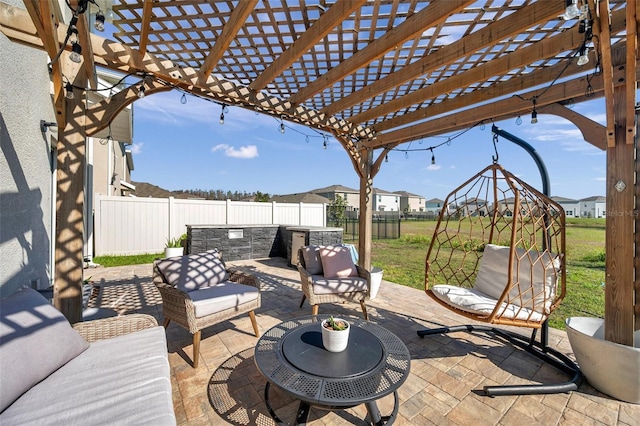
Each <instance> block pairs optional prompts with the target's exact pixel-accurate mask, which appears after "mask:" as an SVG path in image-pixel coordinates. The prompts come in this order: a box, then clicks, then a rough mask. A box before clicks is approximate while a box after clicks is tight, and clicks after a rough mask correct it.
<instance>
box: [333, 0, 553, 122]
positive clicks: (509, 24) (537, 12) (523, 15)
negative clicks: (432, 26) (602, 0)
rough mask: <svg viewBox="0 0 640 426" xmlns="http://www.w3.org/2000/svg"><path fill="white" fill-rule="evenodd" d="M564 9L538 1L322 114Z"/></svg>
mask: <svg viewBox="0 0 640 426" xmlns="http://www.w3.org/2000/svg"><path fill="white" fill-rule="evenodd" d="M563 10H564V4H563V3H562V2H536V3H533V4H530V5H528V6H525V7H523V8H522V9H520V10H518V11H517V12H514V13H512V14H511V15H509V16H507V17H505V18H503V19H500V20H497V21H494V22H493V23H491V24H489V25H487V26H486V27H484V28H481V29H480V30H478V31H477V32H476V33H474V36H473V37H463V38H461V39H460V40H457V41H455V42H453V43H451V44H450V45H447V46H443V47H442V48H440V49H438V50H436V51H435V52H433V53H430V54H427V55H425V56H424V57H423V58H422V59H420V60H417V61H415V62H412V63H410V64H408V65H407V66H405V67H403V68H401V69H399V70H398V71H396V72H393V73H391V74H389V75H388V76H386V77H384V78H381V79H379V80H377V81H376V82H374V83H373V84H369V85H367V86H366V87H363V88H362V89H360V90H358V91H356V92H353V93H351V94H348V95H346V96H345V97H343V98H340V99H338V100H336V101H335V102H333V103H332V104H331V105H329V106H328V107H326V108H323V109H322V112H324V113H327V114H337V113H338V112H340V111H344V110H346V109H347V108H349V107H352V106H354V105H358V104H360V103H362V102H364V101H365V100H367V99H371V98H373V97H375V96H377V95H379V94H381V93H384V92H387V91H389V90H391V89H393V88H394V87H398V86H400V85H401V84H403V83H406V82H408V81H411V80H414V79H416V78H418V77H420V76H422V75H425V74H427V73H429V72H431V71H433V70H436V69H438V68H440V67H441V66H443V65H447V64H450V63H452V62H454V61H456V60H458V59H460V58H462V57H464V56H466V55H469V52H476V51H478V50H480V49H483V48H485V47H488V46H491V45H492V44H493V43H495V41H496V40H504V39H506V38H508V37H511V36H513V35H516V34H519V33H520V32H521V31H522V29H523V28H531V27H533V26H534V25H536V24H539V23H541V22H544V21H545V20H547V19H549V18H550V17H553V16H557V15H559V14H560V13H561V12H562V11H563Z"/></svg>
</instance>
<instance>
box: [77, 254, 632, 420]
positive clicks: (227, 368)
mask: <svg viewBox="0 0 640 426" xmlns="http://www.w3.org/2000/svg"><path fill="white" fill-rule="evenodd" d="M229 265H230V266H235V267H238V268H240V269H243V270H245V271H247V272H251V273H255V274H257V275H258V276H259V278H260V280H261V282H262V307H261V308H260V309H259V310H258V311H257V312H256V315H257V319H258V325H259V327H260V329H261V331H262V332H264V331H266V330H267V329H269V328H270V327H272V326H273V325H275V324H277V323H279V322H280V321H282V320H286V319H287V318H291V317H297V316H303V315H310V314H311V307H310V306H309V305H308V302H305V305H304V306H303V307H302V308H300V307H299V305H300V300H301V297H302V293H301V291H300V288H299V274H298V272H297V270H295V269H293V268H291V267H289V266H287V262H286V260H285V259H282V258H271V259H262V260H252V261H236V262H229ZM151 273H152V267H151V265H137V266H126V267H117V268H96V269H90V270H85V276H91V277H92V278H91V279H92V281H93V282H94V283H95V284H96V285H99V286H100V291H99V292H96V293H97V296H96V297H93V298H92V299H91V300H90V301H89V304H90V306H93V307H97V308H100V310H99V311H98V313H97V315H109V314H115V313H116V312H117V313H119V314H126V313H132V312H141V313H149V314H151V315H154V316H155V317H156V318H157V319H158V322H159V323H161V321H162V305H161V304H162V300H161V298H160V295H159V293H158V292H157V291H156V289H155V287H154V285H153V283H152V278H151ZM367 307H368V313H369V317H370V320H371V321H375V322H376V323H378V324H380V325H382V326H383V327H385V328H387V329H389V330H390V331H392V332H393V333H395V334H396V335H398V336H399V337H400V338H401V339H402V340H403V341H404V343H405V344H406V345H407V347H408V348H409V350H410V352H411V357H412V361H411V374H410V376H409V378H408V379H407V381H406V382H405V383H404V384H403V385H402V387H401V388H400V389H399V396H400V402H401V405H400V409H399V414H398V418H397V420H396V423H395V424H396V425H431V424H436V425H525V424H526V425H533V424H541V425H555V424H560V425H573V424H575V425H600V424H606V425H615V424H619V425H627V424H628V425H638V424H640V405H634V404H628V403H622V402H619V401H617V400H614V399H612V398H610V397H608V396H606V395H603V394H601V393H599V392H598V391H596V390H595V389H593V388H592V387H591V386H589V385H588V383H586V382H585V383H583V384H582V386H581V387H580V388H579V389H578V391H576V392H572V393H570V394H555V395H525V396H500V397H495V398H490V397H486V396H484V395H483V394H482V392H481V390H482V387H483V386H485V385H495V384H523V383H530V382H531V381H538V382H545V383H548V382H554V381H555V382H561V381H564V380H566V376H565V375H564V374H562V373H560V372H558V371H557V370H555V369H554V368H553V367H550V366H548V365H543V364H542V363H541V362H540V361H538V360H537V358H535V357H533V356H531V355H529V354H527V353H525V352H523V351H521V350H518V349H514V348H513V347H511V346H509V345H508V344H502V343H500V342H498V341H496V340H489V339H488V338H486V337H484V336H482V335H470V334H467V333H455V334H449V335H444V336H440V335H438V336H427V337H425V338H424V339H421V338H420V337H418V336H417V335H416V331H417V330H420V329H424V328H433V327H440V326H443V325H447V326H451V325H456V324H462V323H468V320H466V319H464V318H462V317H460V316H457V315H455V314H453V313H451V312H449V311H447V310H446V309H444V308H442V307H440V306H439V305H437V304H436V303H435V302H432V301H431V299H429V298H428V297H427V296H426V295H425V294H424V292H423V291H421V290H416V289H412V288H409V287H404V286H401V285H398V284H394V283H391V282H387V281H383V282H382V285H381V288H380V292H379V293H378V296H377V297H376V299H375V300H371V301H369V302H368V303H367ZM320 313H330V314H334V315H345V316H349V315H355V316H360V317H361V315H362V313H361V311H360V307H359V304H342V305H341V304H325V305H320ZM522 331H523V332H525V333H527V334H528V330H522ZM167 339H168V350H169V360H170V364H171V371H172V386H173V399H174V407H175V412H176V417H177V420H178V424H180V425H200V424H203V425H204V424H213V425H219V424H232V425H272V424H274V422H273V421H272V420H271V417H270V416H269V414H268V412H267V409H266V406H265V404H264V400H263V392H264V385H265V380H264V378H263V377H262V376H261V375H260V373H259V372H258V371H257V369H256V367H255V363H254V359H253V347H254V345H255V343H256V340H257V339H256V337H255V336H254V335H253V332H252V327H251V323H250V321H249V317H248V316H247V315H241V316H239V317H238V318H236V319H233V320H231V321H227V322H223V323H221V324H219V325H216V326H213V327H210V328H208V329H205V330H204V331H203V332H202V343H201V347H200V357H201V358H200V366H199V367H198V368H197V369H193V368H192V367H191V364H190V362H191V361H190V360H191V354H192V347H191V342H192V340H191V335H190V334H189V333H188V332H187V331H186V330H184V329H183V328H181V327H180V326H177V325H175V324H173V323H172V324H170V326H169V328H168V329H167ZM549 341H550V345H551V346H552V347H554V348H555V349H557V350H559V351H561V352H563V353H565V354H568V355H571V348H570V346H569V342H568V339H567V337H566V334H565V333H564V332H563V331H559V330H555V329H552V330H551V332H550V336H549ZM271 402H272V405H273V406H274V408H275V409H276V412H277V413H278V415H279V416H280V418H281V419H283V421H286V422H288V423H289V424H293V421H294V419H295V412H296V409H297V403H296V402H295V401H294V400H292V399H291V398H288V397H287V396H284V395H281V394H276V395H272V396H271ZM392 406H393V400H392V398H391V397H387V398H385V399H383V400H382V401H380V402H379V407H380V409H381V411H382V414H383V415H385V414H388V413H389V412H390V411H391V409H392ZM365 416H366V409H365V407H364V405H362V406H358V407H353V408H351V409H349V410H346V411H335V412H328V411H321V410H316V409H312V411H311V414H310V416H309V423H308V424H310V425H348V424H356V425H364V424H366V423H365V422H364V421H363V420H362V419H364V418H365Z"/></svg>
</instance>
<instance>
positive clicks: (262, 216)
mask: <svg viewBox="0 0 640 426" xmlns="http://www.w3.org/2000/svg"><path fill="white" fill-rule="evenodd" d="M95 199H96V205H95V225H94V228H95V238H94V240H95V256H102V255H127V254H143V253H160V252H162V250H163V249H164V247H165V243H166V241H167V239H169V238H178V237H180V236H181V235H182V234H184V233H185V232H187V225H272V224H274V225H303V226H326V205H325V204H305V203H298V204H293V203H283V204H278V203H255V202H245V201H230V200H227V201H209V200H182V199H175V198H136V197H117V196H112V197H105V196H101V195H99V194H96V197H95Z"/></svg>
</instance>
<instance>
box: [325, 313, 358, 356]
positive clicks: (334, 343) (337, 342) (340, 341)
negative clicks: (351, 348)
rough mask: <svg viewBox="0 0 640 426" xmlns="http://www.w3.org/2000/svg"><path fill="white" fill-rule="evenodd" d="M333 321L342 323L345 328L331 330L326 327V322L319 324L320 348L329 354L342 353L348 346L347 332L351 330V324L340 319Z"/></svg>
mask: <svg viewBox="0 0 640 426" xmlns="http://www.w3.org/2000/svg"><path fill="white" fill-rule="evenodd" d="M335 321H343V322H344V323H345V324H347V328H345V329H344V330H332V329H330V328H327V327H326V324H327V322H328V320H323V321H322V323H321V327H322V346H324V348H325V349H326V350H328V351H329V352H342V351H344V350H345V349H346V348H347V345H348V344H349V330H351V324H349V323H348V322H347V321H345V320H343V319H341V318H336V319H335Z"/></svg>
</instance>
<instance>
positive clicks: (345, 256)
mask: <svg viewBox="0 0 640 426" xmlns="http://www.w3.org/2000/svg"><path fill="white" fill-rule="evenodd" d="M320 260H321V262H322V270H323V271H324V276H325V277H326V278H346V277H357V276H358V269H357V268H356V265H355V264H354V263H353V259H352V258H351V251H350V250H349V249H348V248H347V247H344V246H324V247H320Z"/></svg>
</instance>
